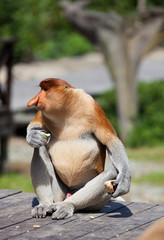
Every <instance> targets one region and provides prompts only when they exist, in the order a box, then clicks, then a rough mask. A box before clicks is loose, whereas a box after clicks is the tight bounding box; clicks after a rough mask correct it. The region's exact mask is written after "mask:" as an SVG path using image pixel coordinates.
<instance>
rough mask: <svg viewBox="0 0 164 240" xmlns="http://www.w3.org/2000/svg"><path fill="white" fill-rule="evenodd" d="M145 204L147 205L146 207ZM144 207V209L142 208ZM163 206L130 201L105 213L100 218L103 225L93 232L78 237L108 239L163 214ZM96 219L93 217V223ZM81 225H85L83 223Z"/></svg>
mask: <svg viewBox="0 0 164 240" xmlns="http://www.w3.org/2000/svg"><path fill="white" fill-rule="evenodd" d="M146 206H147V207H146ZM144 209H145V210H144ZM162 210H163V211H164V206H156V205H153V204H144V203H132V204H130V205H128V208H127V207H124V208H121V209H120V210H119V212H117V211H115V212H112V213H110V214H106V215H104V216H102V217H101V218H100V221H101V223H102V224H103V227H102V228H101V229H99V230H98V231H97V230H96V231H95V232H94V233H89V234H87V235H86V236H83V237H82V238H79V239H92V238H93V239H97V238H102V239H103V238H104V239H110V238H114V237H116V236H119V235H120V234H123V233H126V232H127V231H129V230H132V229H135V228H137V227H140V226H142V225H143V224H146V223H147V222H151V221H153V220H155V219H157V218H158V217H159V215H160V216H162V215H164V213H163V212H162ZM96 221H97V219H95V221H94V223H95V222H96ZM81 227H85V226H84V225H83V226H81Z"/></svg>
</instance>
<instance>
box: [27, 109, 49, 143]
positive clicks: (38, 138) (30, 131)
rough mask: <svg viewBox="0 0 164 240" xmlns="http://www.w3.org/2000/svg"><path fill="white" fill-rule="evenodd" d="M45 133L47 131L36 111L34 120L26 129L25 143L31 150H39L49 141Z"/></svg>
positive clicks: (39, 113) (39, 114)
mask: <svg viewBox="0 0 164 240" xmlns="http://www.w3.org/2000/svg"><path fill="white" fill-rule="evenodd" d="M46 132H47V129H46V127H45V126H44V124H43V122H42V117H41V112H40V111H38V112H37V114H36V116H35V119H34V120H33V121H31V122H30V124H29V125H28V127H27V135H26V141H27V143H28V144H29V145H31V146H32V147H33V148H39V147H41V146H43V145H46V144H47V143H48V141H49V138H48V137H47V136H46V135H44V133H46Z"/></svg>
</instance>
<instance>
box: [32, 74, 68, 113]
mask: <svg viewBox="0 0 164 240" xmlns="http://www.w3.org/2000/svg"><path fill="white" fill-rule="evenodd" d="M40 87H41V91H40V92H39V93H38V94H37V95H36V96H35V97H34V98H33V99H31V100H30V101H29V102H28V103H27V106H28V107H30V106H36V108H37V109H38V110H40V111H42V112H43V114H45V115H51V116H52V115H54V114H57V113H58V114H59V113H62V112H63V111H66V108H67V106H68V102H69V101H70V98H71V95H72V90H73V87H72V86H71V85H70V84H68V83H67V82H65V81H63V80H60V79H54V78H53V79H45V80H43V81H42V82H41V83H40ZM70 90H71V91H70Z"/></svg>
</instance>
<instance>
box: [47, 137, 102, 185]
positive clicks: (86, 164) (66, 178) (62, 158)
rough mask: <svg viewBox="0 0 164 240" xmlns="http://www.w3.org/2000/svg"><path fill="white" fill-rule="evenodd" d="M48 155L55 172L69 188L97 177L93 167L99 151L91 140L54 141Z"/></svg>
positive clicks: (97, 146)
mask: <svg viewBox="0 0 164 240" xmlns="http://www.w3.org/2000/svg"><path fill="white" fill-rule="evenodd" d="M49 153H50V156H51V159H52V163H53V165H54V167H55V170H56V172H57V173H58V175H59V177H60V178H61V180H62V181H63V182H64V183H65V184H66V185H67V186H69V187H71V186H76V185H81V184H85V183H86V182H88V181H89V180H91V179H92V178H94V177H95V176H96V175H98V173H97V171H96V169H95V166H96V164H97V161H98V159H99V157H100V156H99V155H100V154H99V153H100V151H99V145H98V143H97V142H96V141H95V139H93V138H91V139H89V140H85V139H76V140H62V141H61V140H60V141H56V142H54V143H52V144H51V145H50V148H49Z"/></svg>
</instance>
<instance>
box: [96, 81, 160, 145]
mask: <svg viewBox="0 0 164 240" xmlns="http://www.w3.org/2000/svg"><path fill="white" fill-rule="evenodd" d="M138 93H139V115H138V118H137V119H135V120H134V121H135V126H134V128H133V129H132V131H131V134H130V136H129V137H128V139H127V142H126V145H127V146H129V147H139V146H153V145H160V144H163V143H164V117H163V109H164V81H160V82H158V81H155V82H152V83H140V84H139V86H138ZM96 100H97V102H98V103H99V104H100V105H101V107H102V108H103V110H104V111H105V113H106V115H107V116H108V118H109V120H110V121H111V123H112V125H113V126H114V127H115V129H116V131H117V133H118V135H119V127H118V124H117V113H116V104H115V103H116V95H115V91H114V90H112V91H108V92H105V93H103V94H102V95H100V96H99V97H97V98H96Z"/></svg>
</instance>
